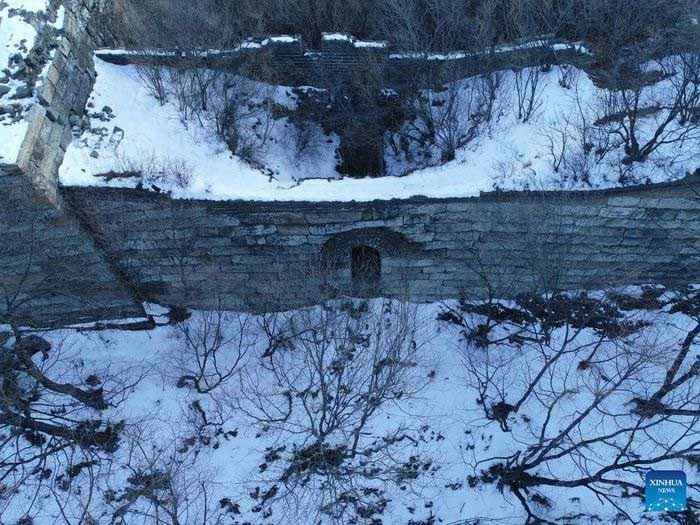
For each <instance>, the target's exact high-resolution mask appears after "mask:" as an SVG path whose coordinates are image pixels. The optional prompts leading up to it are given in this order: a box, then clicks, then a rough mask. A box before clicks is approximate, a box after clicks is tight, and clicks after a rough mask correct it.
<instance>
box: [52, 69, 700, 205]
mask: <svg viewBox="0 0 700 525" xmlns="http://www.w3.org/2000/svg"><path fill="white" fill-rule="evenodd" d="M95 62H96V69H97V72H98V77H97V83H96V86H95V89H94V92H93V94H92V96H91V99H90V102H89V104H88V108H87V112H88V114H89V116H90V118H89V121H85V122H84V124H83V126H82V129H77V128H76V129H74V140H73V142H72V143H71V144H70V146H69V148H68V151H67V154H66V157H65V161H64V162H63V165H62V166H61V168H60V180H61V182H62V184H64V185H68V186H71V185H77V186H86V185H88V186H93V185H105V186H134V185H136V183H137V182H138V180H137V179H135V178H133V177H132V178H120V177H116V178H115V177H107V178H105V177H104V175H106V174H116V173H123V172H133V171H142V170H146V171H149V170H151V171H153V167H154V166H158V167H159V169H160V171H166V172H167V171H168V170H170V171H173V170H174V171H182V167H183V166H184V167H186V171H187V172H188V173H190V175H191V176H190V177H187V179H188V180H187V184H184V185H183V184H173V183H172V181H167V180H157V181H156V184H155V185H156V186H157V187H158V188H159V189H161V190H165V191H170V192H171V193H172V194H173V196H174V197H176V198H201V199H244V200H265V201H269V200H310V201H321V200H337V201H345V200H358V201H368V200H373V199H391V198H408V197H411V196H416V195H423V196H427V197H437V198H444V197H465V196H474V195H478V194H479V193H480V192H483V191H492V190H494V189H504V190H508V189H533V190H536V189H581V190H587V189H593V188H606V187H614V186H619V185H625V184H640V183H649V182H660V181H669V180H678V179H681V178H683V177H684V176H686V175H687V174H688V173H692V172H694V171H695V170H696V169H697V168H698V167H699V166H700V157H699V155H700V154H699V153H698V152H699V151H700V147H699V146H700V141H699V140H698V139H699V137H698V134H697V133H692V134H689V135H688V137H687V139H686V140H684V141H683V142H679V143H674V144H668V145H664V146H662V147H660V148H659V149H658V150H657V151H655V152H654V154H653V155H652V156H650V157H649V159H648V160H647V161H646V162H644V163H636V164H635V165H633V166H626V165H623V164H622V160H623V157H624V152H623V148H622V146H620V147H617V148H612V150H611V151H608V152H607V153H606V157H605V159H599V158H598V157H597V156H596V155H597V154H596V153H594V152H592V151H591V150H590V149H591V146H590V145H589V144H588V143H587V137H586V135H585V133H583V132H581V130H577V129H576V127H577V126H578V125H579V124H580V123H581V122H585V123H586V125H587V126H590V125H591V122H592V121H594V120H596V118H600V115H597V116H596V115H595V112H596V108H595V107H594V106H595V105H596V104H597V103H600V101H601V100H603V99H604V98H605V90H603V89H600V88H598V87H596V86H594V84H593V82H592V81H591V79H590V78H589V77H588V76H587V75H586V73H585V72H583V71H579V70H576V69H574V68H570V67H553V68H552V69H551V70H549V71H548V72H542V73H541V74H540V76H539V80H538V87H537V92H538V94H537V97H536V110H535V111H534V112H533V116H532V118H530V119H529V121H528V122H526V123H523V122H522V121H519V120H518V119H517V116H516V115H515V109H514V104H515V102H514V97H515V93H514V89H515V88H514V86H515V83H516V74H515V73H514V72H512V71H507V72H502V74H501V80H500V86H501V87H500V88H499V94H498V98H497V102H496V107H495V113H496V116H495V118H494V120H493V121H492V122H491V123H490V124H488V125H487V126H484V127H483V129H481V130H480V132H479V134H478V136H477V137H476V138H475V139H474V140H472V141H471V142H469V143H468V144H467V145H466V146H464V147H462V148H460V149H458V150H457V151H456V156H455V159H454V160H451V161H449V162H447V163H444V164H442V165H433V164H440V163H439V159H440V155H439V153H436V152H433V153H434V154H433V156H432V158H431V159H429V160H426V161H420V162H419V161H418V160H416V159H415V158H414V159H412V160H411V161H410V162H409V161H407V159H406V158H405V157H404V155H403V154H401V155H396V153H395V152H393V151H392V150H391V149H390V148H389V147H388V146H387V150H386V163H387V173H388V175H389V176H386V177H381V178H364V179H353V178H347V177H346V178H341V177H340V175H339V174H338V173H337V171H336V169H335V167H336V165H337V164H338V153H337V147H338V138H337V137H336V136H334V135H333V136H327V137H326V140H324V143H323V144H322V145H321V146H319V151H318V154H317V155H316V156H315V158H313V159H312V160H310V161H301V162H300V161H298V160H295V159H294V154H293V153H292V147H291V146H290V144H289V140H290V138H289V137H290V135H291V134H290V131H291V130H293V128H294V125H293V124H290V123H288V122H287V120H286V119H285V118H278V119H272V120H271V121H270V125H271V126H272V129H271V131H270V139H269V140H268V142H267V146H265V147H264V148H263V150H264V151H263V153H262V158H261V159H260V160H259V163H261V164H262V167H259V166H258V167H254V166H252V165H251V164H250V163H248V162H246V161H244V160H243V159H242V158H240V157H238V156H236V155H232V154H231V153H230V152H229V151H228V150H227V148H226V146H225V145H224V144H223V143H222V142H221V141H220V140H219V139H217V138H216V137H215V136H214V134H213V133H212V132H211V125H207V124H206V122H205V123H202V121H201V119H197V118H190V119H186V120H183V116H182V114H181V113H180V112H179V111H178V109H177V107H176V105H175V102H174V101H168V102H166V103H165V104H164V105H160V104H159V103H158V102H157V101H156V99H155V98H154V97H153V96H152V95H151V94H150V92H149V90H147V89H146V87H144V83H143V82H142V81H140V80H139V74H138V72H137V69H136V68H135V67H134V66H117V65H113V64H108V63H106V62H103V61H102V60H100V59H96V60H95ZM526 75H527V73H526ZM520 81H521V82H522V79H521V80H520ZM669 82H670V80H665V81H663V82H660V83H659V84H658V85H657V87H656V88H655V89H650V90H648V93H647V94H646V95H645V97H644V100H643V101H642V103H643V104H650V105H654V104H656V102H655V99H656V98H658V97H657V95H658V96H660V94H662V93H664V92H665V91H667V90H668V89H669ZM468 85H469V81H465V82H463V83H462V84H460V86H463V87H459V89H464V90H465V92H464V93H463V94H461V95H460V96H461V97H463V98H464V99H465V100H462V101H461V102H460V107H464V106H465V105H466V104H467V103H468V102H467V100H466V99H468V98H469V96H470V95H469V93H468V92H466V86H468ZM562 85H565V86H566V87H562ZM261 91H268V92H269V93H271V94H270V97H271V98H272V99H273V100H274V101H275V103H276V104H278V105H280V106H282V107H289V108H293V107H294V106H295V104H296V97H295V95H293V94H292V90H291V88H285V87H284V86H278V87H273V86H265V85H263V84H259V85H258V87H257V88H255V89H254V90H253V92H254V93H257V94H258V95H259V93H260V92H261ZM440 96H445V95H444V94H443V95H435V97H436V99H438V98H439V97H440ZM435 107H436V108H437V110H439V108H440V105H437V104H436V106H435ZM598 109H599V108H598ZM662 117H663V115H657V116H655V117H652V118H648V117H645V119H646V120H645V123H644V124H643V125H642V124H641V123H640V124H639V125H640V129H641V130H642V131H640V133H641V134H642V135H645V134H647V135H648V134H650V133H652V131H653V128H651V127H649V128H647V126H652V124H653V122H655V121H656V120H658V119H660V118H662ZM250 120H251V125H253V124H256V121H257V124H259V120H260V119H259V118H258V117H257V116H253V117H251V119H250ZM671 128H673V126H671ZM251 129H252V128H251ZM591 130H593V128H591ZM591 132H592V131H587V132H586V133H591ZM596 132H597V131H596ZM610 136H613V135H610ZM645 136H646V135H645ZM563 137H565V138H564V139H563V140H564V142H562V138H563ZM563 148H566V151H567V152H568V155H567V158H566V159H564V160H563V159H562V154H563V153H562V151H563ZM414 156H415V157H416V158H420V157H421V156H420V155H414ZM426 164H427V166H426ZM173 166H175V168H173ZM155 171H158V170H157V169H156V170H155ZM143 186H144V187H145V188H146V189H149V188H150V184H148V183H147V184H144V185H143Z"/></svg>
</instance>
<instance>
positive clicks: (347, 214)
mask: <svg viewBox="0 0 700 525" xmlns="http://www.w3.org/2000/svg"><path fill="white" fill-rule="evenodd" d="M699 192H700V182H697V181H695V182H694V181H692V180H689V181H686V182H684V183H682V184H675V185H674V184H670V185H655V186H649V187H640V188H633V189H626V190H612V191H602V192H588V193H583V192H579V193H556V194H549V193H544V194H532V193H523V194H518V193H516V194H493V195H491V194H486V195H484V196H482V197H480V198H473V199H444V200H435V199H424V198H414V199H409V200H397V201H375V202H369V203H356V202H349V203H340V202H328V203H310V202H298V203H297V202H239V201H228V202H221V201H196V200H172V199H170V198H168V197H167V196H163V195H157V194H153V193H148V192H144V191H139V190H124V189H104V188H65V189H64V197H65V199H66V200H67V201H68V202H70V203H71V205H72V206H73V207H74V209H75V210H76V212H77V213H78V214H79V215H80V216H81V217H82V218H83V220H84V221H85V222H89V223H90V224H91V225H93V226H94V229H95V232H94V233H95V235H96V237H97V238H98V239H99V240H100V244H101V245H102V247H103V248H104V249H105V251H106V252H107V253H108V255H109V257H110V258H112V260H113V261H114V262H115V263H116V264H118V266H119V267H120V269H121V272H122V273H123V274H124V275H125V276H127V277H128V278H129V279H130V280H131V281H132V282H133V285H134V288H136V289H138V290H139V291H140V293H141V294H142V298H143V299H147V300H151V301H157V302H161V303H165V304H179V305H186V306H191V307H215V306H217V305H219V304H222V305H224V306H226V307H227V308H245V309H251V310H270V309H281V308H290V307H295V306H300V305H304V304H310V303H313V302H315V301H318V300H319V299H321V298H323V297H328V296H329V295H333V294H334V293H347V292H349V291H350V292H352V290H353V283H352V279H351V268H350V266H351V260H350V253H351V251H352V248H353V247H357V246H370V247H374V248H376V249H377V250H378V251H379V252H380V254H381V257H382V261H381V286H380V289H379V290H377V293H379V294H381V295H384V296H389V297H409V298H410V299H412V300H416V301H434V300H440V299H446V298H450V297H457V296H459V294H460V293H461V292H464V291H468V292H473V293H477V292H479V293H483V292H484V291H485V290H486V288H487V285H488V286H489V287H492V288H494V291H495V293H497V294H498V295H501V296H513V295H514V294H516V293H518V292H520V291H531V290H534V289H539V290H542V289H543V288H558V289H571V288H599V287H603V286H607V285H608V284H615V285H619V284H633V283H652V282H654V283H657V282H658V283H665V284H668V285H680V284H685V283H688V282H698V281H699V280H700V266H699V265H698V263H699V262H700V261H699V259H698V256H699V255H700V204H699V202H698V195H700V193H699Z"/></svg>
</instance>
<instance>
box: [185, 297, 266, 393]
mask: <svg viewBox="0 0 700 525" xmlns="http://www.w3.org/2000/svg"><path fill="white" fill-rule="evenodd" d="M176 326H177V336H178V338H180V339H181V340H182V346H183V349H182V352H181V353H180V354H179V355H178V357H177V362H176V368H177V370H178V371H179V373H180V374H181V375H180V378H179V379H178V387H180V388H182V387H185V386H189V387H191V388H194V389H195V390H196V391H197V392H198V393H200V394H210V393H212V392H213V391H214V390H216V389H218V388H219V387H222V386H224V385H225V384H226V383H227V382H229V381H230V380H231V379H232V378H234V377H235V376H236V375H237V374H238V373H239V372H240V370H241V368H242V365H243V363H244V359H245V357H246V355H247V354H248V352H249V351H250V350H251V349H253V348H255V347H256V345H257V342H258V340H259V338H260V335H261V334H259V330H258V326H257V322H256V320H255V318H254V317H253V316H252V315H249V314H234V313H228V312H224V311H223V310H221V309H218V310H215V311H198V312H195V313H194V314H193V315H192V316H191V317H190V318H189V319H188V320H186V321H184V322H182V323H179V324H177V325H176Z"/></svg>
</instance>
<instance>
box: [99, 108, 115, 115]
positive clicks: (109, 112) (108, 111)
mask: <svg viewBox="0 0 700 525" xmlns="http://www.w3.org/2000/svg"><path fill="white" fill-rule="evenodd" d="M102 113H104V114H105V115H111V114H112V113H114V112H113V111H112V108H110V107H109V106H105V107H103V108H102Z"/></svg>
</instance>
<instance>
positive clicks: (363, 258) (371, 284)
mask: <svg viewBox="0 0 700 525" xmlns="http://www.w3.org/2000/svg"><path fill="white" fill-rule="evenodd" d="M350 274H351V277H352V285H353V288H354V289H355V291H356V292H358V293H363V294H364V293H371V292H373V291H378V289H379V285H380V282H381V278H382V257H381V254H380V253H379V250H377V249H376V248H372V247H371V246H354V247H353V248H352V253H351V262H350Z"/></svg>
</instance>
